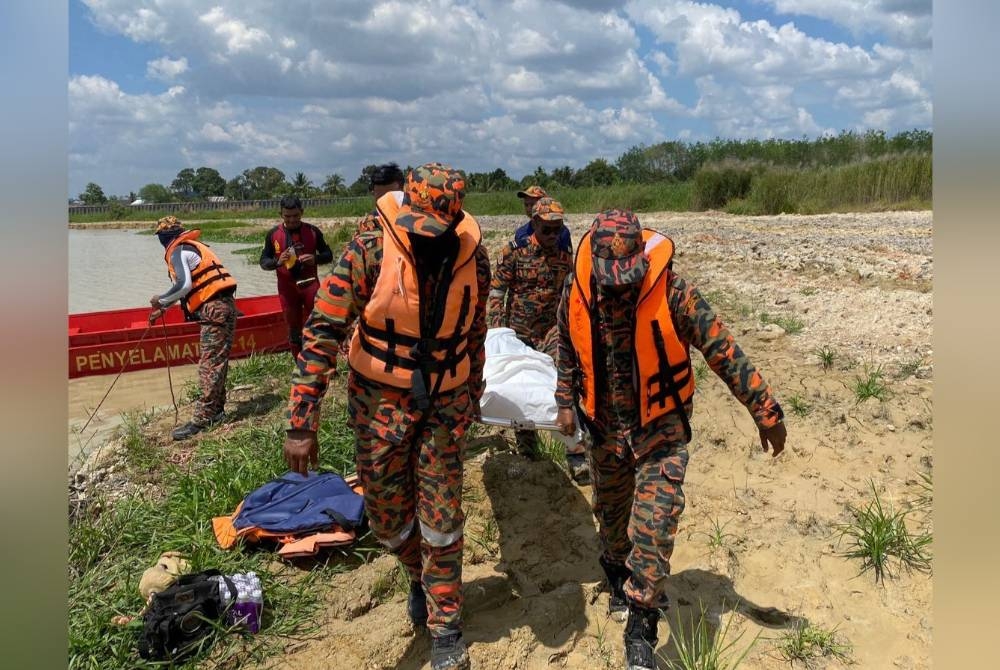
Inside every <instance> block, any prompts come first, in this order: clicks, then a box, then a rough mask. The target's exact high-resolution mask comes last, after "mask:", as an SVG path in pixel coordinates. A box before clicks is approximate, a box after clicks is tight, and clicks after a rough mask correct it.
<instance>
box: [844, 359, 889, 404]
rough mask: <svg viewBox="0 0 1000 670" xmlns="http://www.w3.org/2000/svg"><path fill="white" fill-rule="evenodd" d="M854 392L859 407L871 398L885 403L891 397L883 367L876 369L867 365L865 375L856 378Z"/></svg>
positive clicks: (879, 366)
mask: <svg viewBox="0 0 1000 670" xmlns="http://www.w3.org/2000/svg"><path fill="white" fill-rule="evenodd" d="M853 391H854V397H855V398H856V399H857V404H859V405H860V404H861V403H863V402H864V401H865V400H868V399H869V398H875V399H876V400H881V401H883V402H885V401H886V400H888V399H889V398H890V397H891V392H890V391H889V386H888V384H887V383H886V381H885V372H883V370H882V366H881V365H878V366H876V367H871V366H869V365H865V369H864V375H863V376H861V377H855V378H854V386H853Z"/></svg>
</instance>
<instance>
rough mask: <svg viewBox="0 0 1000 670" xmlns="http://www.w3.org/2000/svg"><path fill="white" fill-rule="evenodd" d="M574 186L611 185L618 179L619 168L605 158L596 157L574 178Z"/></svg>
mask: <svg viewBox="0 0 1000 670" xmlns="http://www.w3.org/2000/svg"><path fill="white" fill-rule="evenodd" d="M573 181H574V184H573V185H574V186H610V185H611V184H614V183H615V182H617V181H618V170H617V169H616V168H615V166H614V165H611V164H610V163H608V161H606V160H605V159H603V158H595V159H594V160H592V161H590V162H589V163H587V165H586V167H584V168H583V169H582V170H579V171H578V172H577V173H576V175H574V178H573Z"/></svg>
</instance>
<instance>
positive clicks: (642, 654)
mask: <svg viewBox="0 0 1000 670" xmlns="http://www.w3.org/2000/svg"><path fill="white" fill-rule="evenodd" d="M659 620H660V611H659V610H655V609H647V608H645V607H640V606H638V605H635V604H629V606H628V624H626V626H625V668H626V670H656V655H655V653H654V652H655V651H656V643H657V637H656V624H657V623H658V622H659Z"/></svg>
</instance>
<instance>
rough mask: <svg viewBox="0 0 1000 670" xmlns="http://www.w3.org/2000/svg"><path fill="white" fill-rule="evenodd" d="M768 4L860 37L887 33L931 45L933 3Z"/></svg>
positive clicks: (803, 0)
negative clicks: (836, 26)
mask: <svg viewBox="0 0 1000 670" xmlns="http://www.w3.org/2000/svg"><path fill="white" fill-rule="evenodd" d="M765 1H766V2H767V3H768V4H769V5H771V6H772V7H774V10H775V11H776V12H779V13H782V14H791V15H800V16H812V17H816V18H820V19H825V20H827V21H831V22H833V23H836V24H839V25H841V26H844V27H845V28H848V29H849V30H851V31H852V32H854V33H855V34H858V35H862V34H874V33H883V34H885V35H887V36H888V37H889V38H890V39H891V40H893V41H894V42H897V43H899V44H901V45H904V46H911V47H920V48H930V46H931V0H765Z"/></svg>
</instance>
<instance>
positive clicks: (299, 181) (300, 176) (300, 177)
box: [292, 172, 313, 198]
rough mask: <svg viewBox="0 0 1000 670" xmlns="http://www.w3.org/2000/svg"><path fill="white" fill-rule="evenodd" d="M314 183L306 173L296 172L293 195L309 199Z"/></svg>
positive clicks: (293, 181)
mask: <svg viewBox="0 0 1000 670" xmlns="http://www.w3.org/2000/svg"><path fill="white" fill-rule="evenodd" d="M312 187H313V185H312V181H311V180H310V179H309V177H307V176H306V175H305V173H304V172H296V173H295V176H294V177H293V178H292V193H294V194H295V195H297V196H300V197H303V198H307V197H309V194H310V192H311V191H312Z"/></svg>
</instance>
